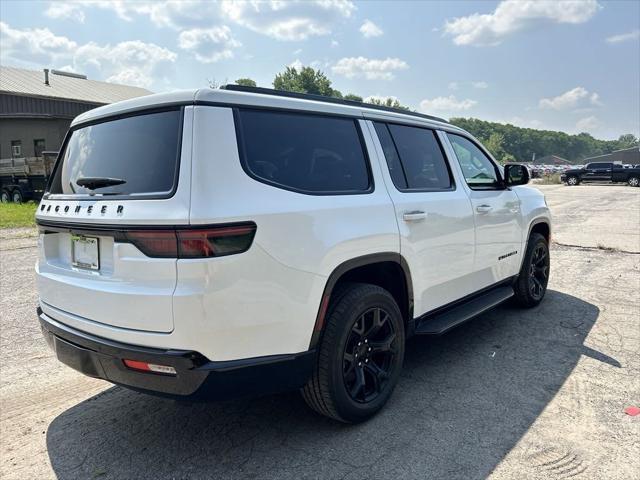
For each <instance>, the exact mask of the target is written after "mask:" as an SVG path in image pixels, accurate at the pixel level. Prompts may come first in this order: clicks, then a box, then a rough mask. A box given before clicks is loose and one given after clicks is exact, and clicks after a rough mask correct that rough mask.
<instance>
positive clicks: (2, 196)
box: [0, 190, 11, 203]
mask: <svg viewBox="0 0 640 480" xmlns="http://www.w3.org/2000/svg"><path fill="white" fill-rule="evenodd" d="M0 201H2V203H9V202H11V193H10V192H9V190H2V192H1V193H0Z"/></svg>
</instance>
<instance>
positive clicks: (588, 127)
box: [576, 115, 600, 132]
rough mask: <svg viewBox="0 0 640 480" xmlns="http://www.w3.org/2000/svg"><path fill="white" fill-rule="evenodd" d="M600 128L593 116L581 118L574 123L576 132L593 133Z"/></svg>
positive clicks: (598, 122)
mask: <svg viewBox="0 0 640 480" xmlns="http://www.w3.org/2000/svg"><path fill="white" fill-rule="evenodd" d="M598 127H600V121H599V120H598V119H597V118H596V117H594V116H593V115H592V116H590V117H585V118H581V119H580V120H578V121H577V122H576V130H577V131H578V132H593V131H594V130H596V129H598Z"/></svg>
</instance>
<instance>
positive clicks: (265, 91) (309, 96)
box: [220, 83, 449, 123]
mask: <svg viewBox="0 0 640 480" xmlns="http://www.w3.org/2000/svg"><path fill="white" fill-rule="evenodd" d="M220 89H221V90H230V91H233V92H247V93H260V94H262V95H273V96H276V97H288V98H300V99H302V100H315V101H317V102H324V103H335V104H338V105H348V106H351V107H359V108H368V109H371V110H380V111H383V112H392V113H401V114H403V115H409V116H412V117H420V118H426V119H427V120H435V121H437V122H442V123H449V122H447V121H446V120H445V119H443V118H439V117H434V116H432V115H426V114H424V113H418V112H412V111H411V110H402V109H400V108H393V107H385V106H383V105H375V104H373V103H365V102H356V101H355V100H345V99H343V98H334V97H325V96H324V95H316V94H313V93H299V92H289V91H286V90H275V89H273V88H263V87H246V86H244V85H236V84H235V83H229V84H227V85H222V86H221V87H220Z"/></svg>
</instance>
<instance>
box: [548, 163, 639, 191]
mask: <svg viewBox="0 0 640 480" xmlns="http://www.w3.org/2000/svg"><path fill="white" fill-rule="evenodd" d="M637 167H638V166H637V165H636V166H635V167H634V168H624V167H623V166H622V165H620V164H618V163H611V162H595V163H589V164H587V165H585V167H584V168H573V169H571V170H567V171H566V172H564V174H563V175H561V176H560V180H561V181H563V182H564V183H566V184H567V185H578V184H580V183H582V182H606V183H628V184H629V185H630V186H632V187H637V186H638V185H640V168H637Z"/></svg>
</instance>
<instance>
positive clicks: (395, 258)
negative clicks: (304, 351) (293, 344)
mask: <svg viewBox="0 0 640 480" xmlns="http://www.w3.org/2000/svg"><path fill="white" fill-rule="evenodd" d="M348 282H360V283H370V284H373V285H378V286H380V287H382V288H384V289H385V290H387V291H389V293H390V294H391V295H392V296H393V297H394V299H395V300H396V303H398V307H400V311H401V312H402V316H403V319H404V322H405V326H408V325H409V323H410V322H412V320H413V284H412V281H411V271H410V270H409V265H408V263H407V261H406V260H405V259H404V257H403V256H402V255H401V254H399V253H395V252H382V253H373V254H369V255H363V256H361V257H356V258H352V259H350V260H347V261H345V262H343V263H341V264H340V265H338V266H337V267H336V268H335V269H334V270H333V271H332V272H331V274H330V275H329V277H328V279H327V282H326V284H325V288H324V291H323V293H322V298H321V300H320V306H319V307H318V314H317V316H316V322H315V325H314V327H313V334H312V336H311V342H310V345H309V349H313V348H315V347H316V346H317V345H318V343H319V341H320V339H321V337H322V333H323V331H324V326H325V317H326V314H327V311H328V309H329V305H330V302H331V300H332V298H333V296H334V294H335V293H336V291H337V289H338V288H339V287H340V285H342V284H344V283H348Z"/></svg>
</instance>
